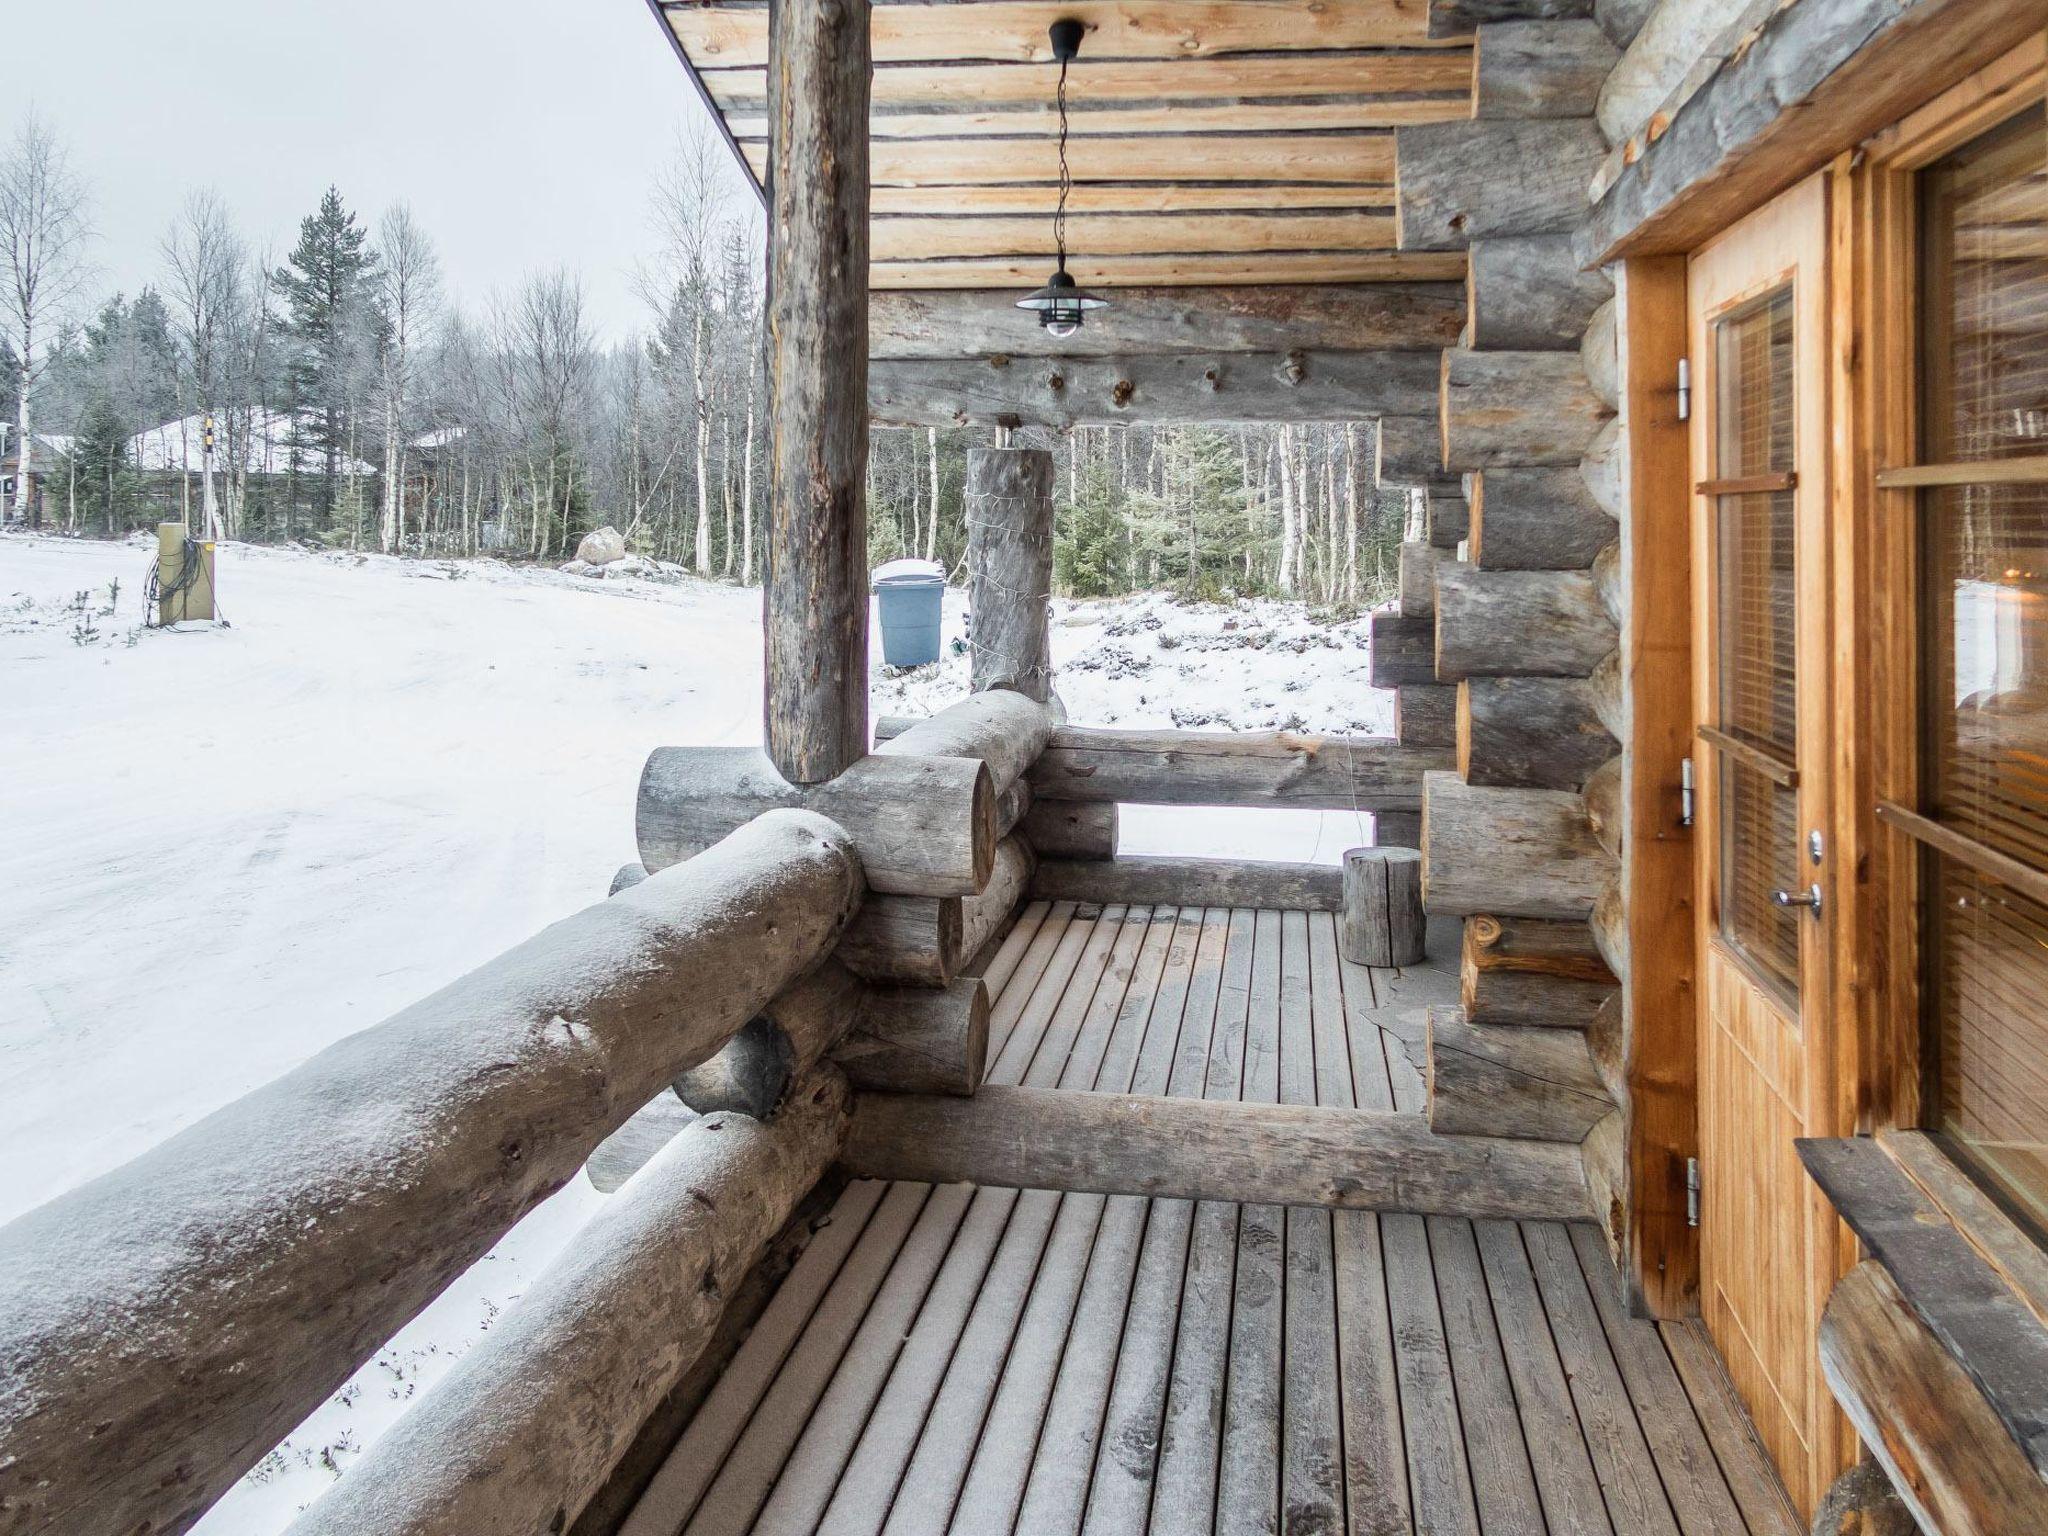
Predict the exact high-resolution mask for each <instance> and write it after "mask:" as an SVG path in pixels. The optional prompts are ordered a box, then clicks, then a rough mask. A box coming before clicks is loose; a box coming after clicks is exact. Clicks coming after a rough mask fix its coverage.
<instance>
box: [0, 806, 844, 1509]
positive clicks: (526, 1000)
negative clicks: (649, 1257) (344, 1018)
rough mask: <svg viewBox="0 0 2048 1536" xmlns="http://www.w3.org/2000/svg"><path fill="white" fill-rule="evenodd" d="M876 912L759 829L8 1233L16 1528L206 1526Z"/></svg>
mask: <svg viewBox="0 0 2048 1536" xmlns="http://www.w3.org/2000/svg"><path fill="white" fill-rule="evenodd" d="M859 894H860V870H859V865H858V862H857V860H856V858H855V856H854V854H853V851H852V849H851V847H850V846H849V840H848V839H847V838H846V836H845V835H844V834H843V833H842V832H841V831H840V830H839V829H838V828H835V827H833V826H832V825H831V824H830V823H828V822H825V821H824V820H822V819H821V818H819V817H816V816H811V815H806V814H802V813H783V814H778V815H774V816H769V817H764V818H762V819H761V820H760V821H758V822H755V823H754V824H753V825H751V826H749V827H747V828H745V829H744V830H743V831H741V832H738V833H736V834H735V835H734V836H733V837H731V838H730V839H728V840H727V841H726V842H725V843H724V844H722V845H721V846H720V847H717V848H714V849H712V850H709V851H708V852H706V853H705V854H704V855H703V856H702V857H701V858H699V859H696V860H693V861H692V862H691V863H690V865H689V866H688V867H687V868H684V869H678V870H671V871H666V872H663V873H660V874H656V875H654V876H652V877H650V878H649V879H647V880H645V881H643V882H642V883H641V884H639V885H637V886H635V887H633V888H632V889H630V890H627V891H622V892H621V893H620V894H619V895H617V896H614V897H611V898H609V899H607V900H604V901H601V902H599V903H597V904H596V905H594V906H591V907H588V908H586V909H585V910H583V911H582V912H579V913H577V914H575V915H574V916H572V917H569V918H566V919H564V920H563V921H561V922H559V923H555V924H553V925H552V926H550V927H549V928H546V929H544V930H543V931H542V932H541V933H539V934H538V935H536V936H535V937H534V938H532V939H529V940H528V941H527V942H526V943H524V944H521V945H519V946H517V947H516V948H514V949H511V950H509V951H507V952H506V953H505V954H503V955H501V956H500V957H498V958H497V959H495V960H493V961H491V962H490V963H488V964H487V965H484V966H483V967H481V968H479V969H478V970H476V971H473V972H471V973H470V974H469V975H468V976H465V977H463V978H462V979H461V980H459V981H457V982H454V983H452V984H451V985H449V986H447V987H445V988H443V989H442V990H441V991H439V992H437V993H435V994H434V995H433V996H431V997H429V998H427V999H425V1000H423V1001H422V1002H419V1003H416V1004H414V1005H413V1006H412V1007H410V1008H407V1009H405V1010H404V1011H403V1012H401V1013H398V1014H396V1015H394V1016H393V1017H392V1018H390V1019H388V1020H387V1021H385V1022H384V1023H383V1024H380V1025H378V1026H376V1027H375V1028H372V1029H367V1030H364V1031H363V1032H361V1033H360V1034H355V1035H351V1036H349V1037H348V1038H346V1039H344V1040H341V1041H339V1042H337V1043H336V1044H334V1045H332V1046H330V1047H328V1048H327V1049H326V1050H325V1051H322V1052H321V1053H320V1054H319V1055H317V1056H315V1057H313V1058H312V1059H311V1060H310V1061H308V1062H306V1063H305V1064H304V1065H303V1066H300V1067H298V1068H297V1069H296V1070H294V1071H292V1072H290V1073H288V1074H286V1075H285V1076H284V1077H282V1078H279V1079H278V1080H277V1081H275V1082H273V1083H271V1084H269V1085H267V1086H266V1087H263V1088H260V1089H258V1090H256V1091H255V1092H254V1093H252V1094H249V1095H247V1096H245V1097H244V1098H241V1099H238V1100H236V1101H235V1102H234V1103H232V1104H230V1105H228V1106H227V1107H225V1108H223V1109H220V1110H217V1111H215V1112H214V1113H213V1114H211V1115H209V1116H208V1117H207V1118H205V1119H204V1120H201V1121H200V1122H199V1123H198V1124H196V1125H194V1126H191V1127H190V1128H188V1129H186V1130H184V1131H182V1132H180V1133H179V1134H178V1135H176V1136H173V1137H172V1138H171V1139H170V1140H168V1141H166V1142H164V1143H162V1144H161V1145H159V1146H157V1147H155V1148H153V1149H151V1150H150V1151H148V1152H146V1153H144V1154H143V1155H142V1156H141V1157H139V1158H137V1159H136V1160H135V1161H133V1162H131V1163H129V1164H127V1165H125V1166H124V1167H122V1168H119V1169H116V1170H115V1171H114V1172H112V1173H109V1174H106V1175H103V1176H102V1177H100V1178H98V1179H96V1180H94V1181H93V1182H91V1183H90V1184H87V1185H85V1186H83V1187H82V1188H80V1189H77V1190H74V1191H73V1192H72V1193H70V1194H68V1195H64V1196H61V1197H60V1198H58V1199H56V1200H53V1201H51V1202H50V1203H49V1204H47V1205H44V1206H41V1207H39V1208H37V1209H36V1210H34V1211H31V1212H30V1213H28V1214H27V1215H25V1216H23V1217H21V1218H19V1219H18V1220H16V1221H14V1222H13V1223H11V1224H10V1225H8V1226H6V1227H4V1228H0V1313H4V1314H5V1315H6V1317H7V1318H8V1319H9V1327H8V1332H7V1336H6V1338H5V1340H4V1343H0V1381H4V1382H5V1383H6V1386H5V1389H4V1390H0V1443H4V1444H5V1445H6V1447H7V1455H6V1457H5V1458H4V1460H0V1509H5V1510H6V1511H7V1512H8V1520H9V1524H10V1526H11V1527H12V1528H15V1529H21V1530H50V1531H89V1532H100V1531H117V1530H119V1531H128V1530H137V1529H147V1530H153V1531H163V1532H173V1531H179V1530H183V1529H185V1528H186V1527H187V1526H188V1525H189V1524H190V1523H191V1522H192V1521H193V1520H195V1519H197V1518H198V1516H199V1514H200V1513H201V1511H203V1510H204V1509H205V1508H206V1507H207V1506H208V1505H210V1504H211V1503H212V1502H213V1501H214V1500H215V1499H216V1498H218V1497H219V1496H220V1494H221V1493H222V1492H223V1491H224V1490H225V1489H226V1488H227V1487H228V1486H230V1485H231V1484H232V1483H233V1482H234V1481H235V1479H237V1478H238V1477H240V1476H241V1475H242V1474H243V1473H244V1472H245V1471H247V1470H248V1468H249V1467H250V1466H252V1465H253V1464H254V1463H255V1462H256V1461H257V1459H258V1458H259V1457H261V1456H262V1455H264V1454H265V1453H266V1452H267V1451H269V1450H270V1448H271V1447H272V1446H274V1445H276V1444H277V1442H278V1441H279V1440H280V1439H281V1438H282V1437H283V1436H284V1435H286V1434H287V1433H289V1432H290V1430H291V1429H292V1427H293V1426H294V1425H295V1424H297V1423H298V1422H299V1421H300V1420H301V1419H303V1418H304V1417H305V1416H306V1414H307V1413H309V1412H311V1411H312V1409H313V1408H314V1407H315V1406H317V1405H318V1404H319V1403H320V1402H321V1400H322V1399H324V1398H325V1397H326V1396H327V1395H328V1394H329V1393H331V1392H333V1391H334V1390H335V1389H336V1388H337V1387H339V1386H340V1385H341V1384H342V1382H343V1381H345V1380H346V1379H347V1378H348V1375H349V1373H350V1372H352V1371H353V1370H355V1369H356V1367H357V1366H358V1365H360V1364H361V1363H362V1362H363V1361H364V1360H365V1359H367V1358H368V1357H369V1356H370V1354H371V1353H372V1352H373V1351H374V1350H375V1349H376V1348H377V1347H378V1346H379V1345H381V1344H382V1343H383V1342H384V1341H385V1340H386V1339H388V1338H390V1337H391V1335H392V1334H393V1333H394V1332H396V1331H397V1329H398V1328H399V1327H400V1326H402V1325H403V1324H404V1323H405V1322H406V1321H407V1320H409V1319H410V1318H411V1317H412V1316H414V1314H416V1313H417V1312H418V1311H419V1310H420V1308H421V1307H423V1306H425V1305H426V1304H427V1302H428V1301H430V1300H431V1299H432V1298H433V1297H434V1296H436V1295H437V1294H439V1293H440V1291H441V1290H442V1288H443V1287H444V1286H445V1285H446V1284H447V1283H448V1281H449V1280H451V1279H452V1278H453V1277H454V1276H456V1275H458V1274H460V1273H461V1272H462V1271H463V1270H464V1269H466V1268H468V1267H469V1266H470V1265H471V1264H472V1263H474V1262H475V1261H476V1260H477V1259H478V1258H479V1257H480V1256H481V1255H482V1254H483V1253H484V1252H485V1251H486V1250H488V1249H489V1248H490V1246H491V1244H493V1243H494V1242H496V1241H497V1240H498V1238H499V1237H501V1236H502V1235H503V1234H504V1233H505V1232H506V1231H508V1230H509V1229H510V1228H511V1227H512V1225H513V1224H514V1223H515V1222H517V1221H518V1220H519V1218H520V1217H521V1216H523V1215H525V1214H526V1212H527V1211H529V1210H531V1209H532V1208H533V1207H534V1206H536V1205H538V1204H539V1203H540V1202H541V1201H542V1200H543V1199H545V1198H546V1197H547V1196H548V1195H549V1194H551V1193H553V1192H554V1191H555V1190H556V1189H558V1188H560V1187H561V1186H562V1184H564V1183H565V1182H567V1181H568V1180H569V1179H570V1178H572V1177H573V1176H574V1175H575V1174H576V1172H577V1170H578V1169H580V1168H581V1167H582V1165H583V1162H584V1160H585V1159H586V1158H587V1157H588V1156H589V1155H590V1153H591V1151H592V1150H593V1149H594V1148H595V1147H596V1146H597V1144H598V1143H599V1142H601V1141H602V1140H603V1139H604V1138H605V1137H606V1136H607V1135H608V1134H610V1132H611V1131H613V1130H614V1129H616V1128H617V1127H618V1126H619V1125H621V1124H622V1123H623V1122H624V1121H625V1120H626V1119H627V1118H628V1117H629V1116H630V1115H631V1114H632V1113H633V1112H634V1111H635V1110H637V1109H638V1108H639V1107H640V1106H641V1105H643V1104H645V1103H646V1102H647V1101H648V1100H650V1099H651V1098H653V1097H654V1096H655V1095H656V1094H657V1093H659V1092H661V1091H663V1090H664V1088H665V1087H666V1085H667V1084H668V1082H669V1080H670V1079H671V1078H672V1077H674V1076H675V1075H676V1074H677V1073H678V1072H681V1071H683V1070H685V1069H686V1068H689V1067H691V1066H694V1065H696V1064H697V1063H698V1062H701V1061H703V1060H705V1059H706V1058H707V1057H709V1056H710V1055H711V1054H712V1053H713V1052H714V1051H716V1050H718V1049H719V1048H720V1047H721V1046H722V1045H723V1044H724V1043H725V1041H726V1039H727V1038H728V1037H729V1036H730V1035H731V1034H732V1033H733V1032H734V1031H735V1030H736V1029H738V1028H739V1027H740V1025H742V1024H743V1023H745V1022H746V1020H748V1019H749V1018H752V1017H753V1016H754V1015H755V1014H757V1013H758V1012H760V1010H761V1008H762V1006H763V1005H764V1004H766V1003H767V1002H768V1001H769V999H770V998H771V997H773V996H774V995H775V994H776V993H778V992H780V991H781V990H782V989H783V987H784V986H785V985H787V983H788V982H789V981H790V980H791V978H793V977H795V976H797V975H799V974H801V973H802V972H803V971H804V970H806V969H808V968H809V967H810V966H812V965H815V964H816V963H817V962H818V961H819V960H820V959H822V958H823V956H824V954H825V952H826V950H827V949H829V947H830V946H831V944H832V941H833V940H834V938H835V937H836V936H837V935H838V932H839V929H840V927H841V925H842V924H843V923H844V921H845V919H846V916H847V914H848V913H849V912H850V911H851V910H852V909H853V907H854V905H855V904H856V903H857V902H858V900H859ZM678 976H686V977H688V978H689V985H688V986H687V987H679V986H678V985H677V984H676V977H678ZM565 1021H573V1023H569V1022H565ZM693 1279H694V1277H693ZM110 1318H118V1319H120V1320H121V1323H120V1337H119V1340H118V1347H115V1346H114V1345H113V1344H110V1342H109V1338H108V1333H107V1329H108V1326H109V1321H108V1320H109V1319H110ZM366 1528H374V1527H366ZM473 1528H476V1527H473Z"/></svg>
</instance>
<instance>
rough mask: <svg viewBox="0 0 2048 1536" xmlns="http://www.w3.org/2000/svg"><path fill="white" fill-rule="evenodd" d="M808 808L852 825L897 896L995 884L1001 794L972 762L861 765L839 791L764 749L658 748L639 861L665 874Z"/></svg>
mask: <svg viewBox="0 0 2048 1536" xmlns="http://www.w3.org/2000/svg"><path fill="white" fill-rule="evenodd" d="M794 806H805V807H808V808H810V809H812V810H815V811H818V812H820V813H821V814H823V815H827V816H830V817H831V818H832V819H833V820H834V821H835V822H837V823H839V824H840V825H841V826H843V827H845V828H846V830H847V832H848V833H849V834H850V835H851V837H852V839H853V845H854V847H855V848H856V849H858V850H859V853H860V860H861V867H862V869H863V870H864V871H865V872H866V875H867V881H868V884H869V886H870V887H871V888H873V889H875V890H878V891H882V892H884V893H886V894H889V895H892V896H972V895H973V894H974V893H975V892H977V891H979V890H980V889H981V888H982V887H983V886H985V885H986V884H988V877H989V871H990V870H991V868H993V865H994V860H995V849H996V795H995V791H994V789H993V788H992V787H991V785H990V782H989V771H988V767H987V765H986V764H984V763H982V762H980V761H978V760H976V759H974V758H967V757H907V756H901V755H883V754H881V753H876V754H873V755H871V756H868V757H864V758H861V759H860V760H859V761H858V762H856V763H855V764H853V766H852V767H850V768H848V769H847V770H846V771H845V772H844V773H842V774H840V775H839V776H838V777H837V778H836V779H833V780H832V781H830V782H829V783H825V784H818V785H814V786H811V787H809V788H799V787H798V786H796V785H794V784H791V783H789V782H788V781H786V780H785V779H784V778H783V777H782V776H781V775H780V774H779V773H777V772H776V771H775V765H774V764H773V763H771V762H770V761H769V760H768V758H767V757H766V755H765V754H763V753H762V752H761V751H760V750H759V749H758V748H754V747H657V748H655V750H654V751H653V753H651V754H650V755H649V757H648V759H647V766H646V767H645V768H644V769H642V770H641V774H640V793H639V799H638V803H637V806H636V809H635V815H634V827H635V831H636V833H637V835H638V837H639V842H640V860H641V862H642V863H643V864H645V865H646V866H647V867H648V868H649V869H666V868H668V867H669V866H670V865H672V864H676V863H680V862H681V861H683V860H685V859H689V858H692V857H694V856H695V855H697V854H698V853H700V852H702V851H703V850H704V849H706V848H708V847H710V846H711V845H712V844H713V843H716V842H717V841H718V840H719V839H721V838H723V837H726V836H728V835H729V834H730V833H731V832H732V831H734V830H735V829H736V828H739V827H743V826H745V825H746V824H747V823H748V822H750V821H752V820H753V819H754V818H755V817H757V816H759V815H760V814H761V813H762V812H763V811H767V810H771V809H775V808H777V807H794Z"/></svg>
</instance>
